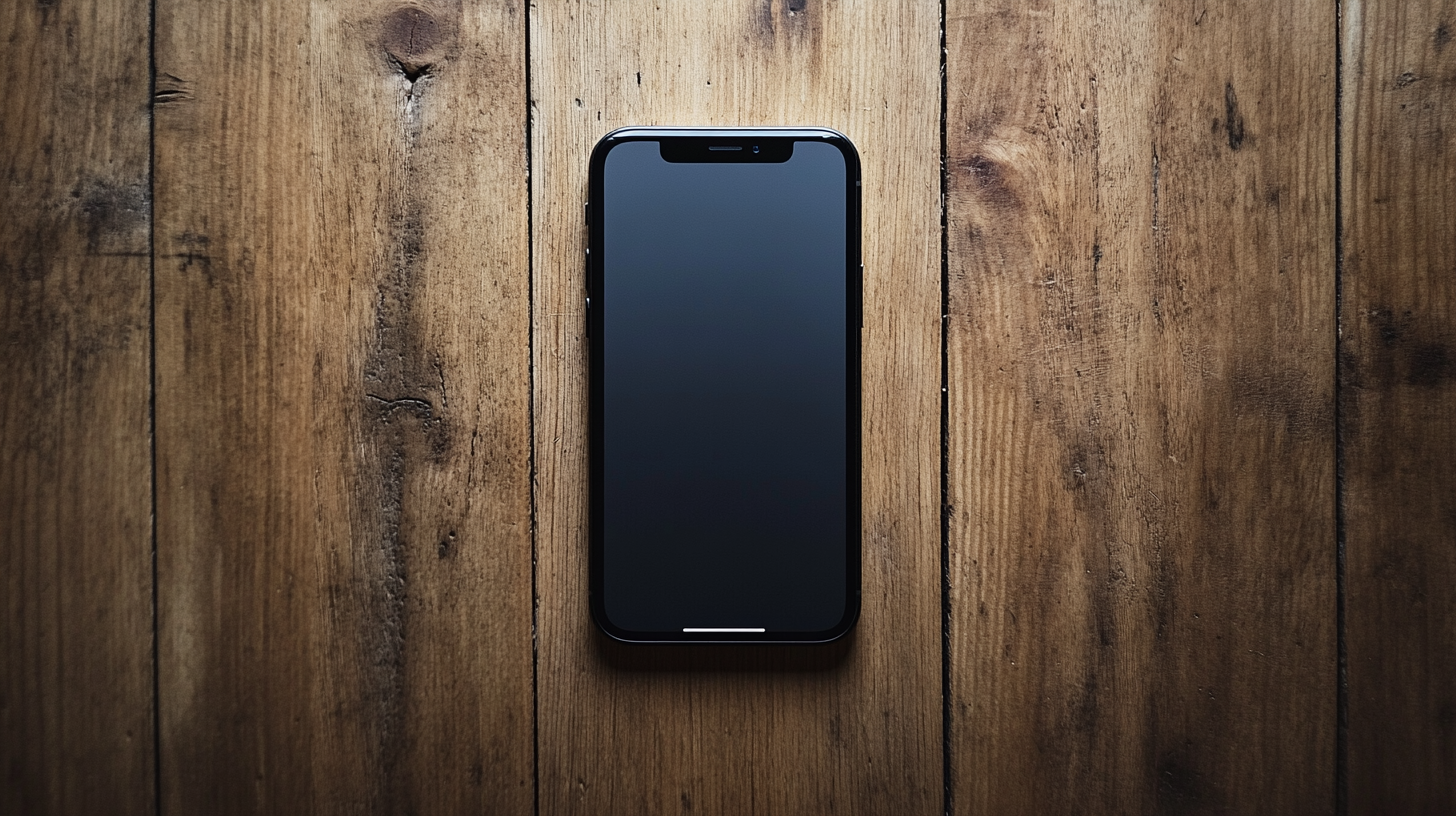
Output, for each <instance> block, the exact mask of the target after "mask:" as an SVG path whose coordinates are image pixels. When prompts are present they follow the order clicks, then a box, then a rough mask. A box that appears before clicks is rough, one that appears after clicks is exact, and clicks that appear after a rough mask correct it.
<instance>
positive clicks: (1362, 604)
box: [1340, 0, 1456, 814]
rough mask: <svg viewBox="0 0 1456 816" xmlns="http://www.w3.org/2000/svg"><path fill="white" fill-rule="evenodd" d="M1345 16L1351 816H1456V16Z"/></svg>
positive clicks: (1441, 5)
mask: <svg viewBox="0 0 1456 816" xmlns="http://www.w3.org/2000/svg"><path fill="white" fill-rule="evenodd" d="M1395 5H1396V4H1391V7H1390V8H1372V7H1362V5H1361V4H1359V3H1346V4H1345V6H1344V18H1343V24H1342V37H1343V43H1344V48H1343V56H1344V60H1343V71H1342V75H1341V76H1342V80H1343V82H1342V84H1343V91H1344V94H1343V104H1342V106H1341V113H1342V117H1341V148H1342V162H1341V167H1340V190H1341V194H1342V202H1341V203H1342V216H1343V217H1342V219H1341V225H1340V226H1341V233H1342V244H1343V250H1344V251H1343V258H1342V264H1341V275H1340V278H1341V302H1340V328H1341V332H1342V337H1341V342H1340V374H1341V375H1340V389H1341V390H1340V397H1341V400H1340V408H1341V418H1342V427H1341V431H1342V442H1343V451H1344V484H1345V490H1344V493H1343V495H1344V502H1345V506H1344V537H1343V538H1344V541H1343V543H1344V549H1345V559H1346V564H1347V581H1346V584H1347V587H1348V591H1347V596H1346V606H1345V610H1346V613H1345V618H1346V621H1347V622H1348V629H1347V638H1348V644H1349V657H1348V674H1349V684H1350V702H1349V760H1348V762H1349V780H1350V812H1351V813H1352V814H1357V813H1358V814H1365V813H1370V814H1375V813H1432V814H1434V813H1450V812H1452V811H1453V810H1456V592H1453V591H1452V588H1453V587H1456V43H1453V42H1452V40H1453V39H1456V3H1452V2H1449V0H1447V2H1438V1H1437V0H1427V1H1426V2H1412V3H1404V4H1399V8H1396V7H1395Z"/></svg>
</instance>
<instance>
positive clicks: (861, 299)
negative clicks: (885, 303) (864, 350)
mask: <svg viewBox="0 0 1456 816" xmlns="http://www.w3.org/2000/svg"><path fill="white" fill-rule="evenodd" d="M859 327H860V328H861V329H863V328H864V264H860V265H859Z"/></svg>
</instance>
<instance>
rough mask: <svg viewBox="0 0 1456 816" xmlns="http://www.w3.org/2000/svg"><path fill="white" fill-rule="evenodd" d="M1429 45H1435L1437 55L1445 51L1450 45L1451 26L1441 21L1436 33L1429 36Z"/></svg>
mask: <svg viewBox="0 0 1456 816" xmlns="http://www.w3.org/2000/svg"><path fill="white" fill-rule="evenodd" d="M1431 43H1432V44H1433V45H1435V47H1436V53H1437V54H1439V53H1441V52H1442V51H1445V50H1446V46H1447V45H1449V44H1450V43H1451V24H1450V23H1447V22H1446V21H1444V20H1443V21H1441V23H1440V24H1439V25H1437V26H1436V33H1435V34H1433V35H1431Z"/></svg>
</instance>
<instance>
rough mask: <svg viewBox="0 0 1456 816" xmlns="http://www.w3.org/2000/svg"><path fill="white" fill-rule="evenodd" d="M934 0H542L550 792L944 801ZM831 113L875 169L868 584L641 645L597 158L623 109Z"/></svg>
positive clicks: (739, 121)
mask: <svg viewBox="0 0 1456 816" xmlns="http://www.w3.org/2000/svg"><path fill="white" fill-rule="evenodd" d="M938 20H939V8H938V5H937V4H936V3H934V2H901V3H882V2H841V3H829V2H822V1H821V0H788V1H787V2H783V1H781V0H773V2H729V3H723V2H718V3H654V2H647V1H646V0H644V1H643V2H630V3H621V2H613V3H607V2H594V3H541V4H538V5H536V6H535V7H534V8H533V10H532V26H531V52H532V54H531V66H532V79H531V85H532V99H533V106H532V116H533V118H532V122H533V137H532V168H533V173H532V177H533V179H534V180H535V183H534V186H533V207H532V213H533V220H534V224H535V228H534V236H535V270H534V281H535V289H534V291H535V309H534V337H535V365H536V379H535V382H536V386H535V387H536V391H535V394H536V411H537V422H536V465H537V482H536V491H537V494H536V495H537V523H538V536H539V537H538V558H539V560H538V572H537V582H538V589H539V603H538V607H537V608H538V615H539V627H540V628H539V632H540V641H539V666H538V677H539V686H538V691H539V735H540V752H541V753H540V776H539V781H540V811H541V812H542V813H543V814H544V813H550V814H566V813H580V814H594V815H596V816H600V815H602V814H613V813H631V814H642V813H654V814H659V813H737V814H748V813H773V814H792V813H896V814H915V813H932V812H939V810H940V808H941V804H942V785H941V748H942V743H941V696H940V691H941V676H940V611H941V610H940V576H939V560H940V552H939V550H940V548H939V539H940V529H939V528H940V523H939V517H938V507H939V490H940V474H939V468H940V455H939V441H940V440H939V419H940V418H939V413H940V399H939V385H940V326H939V323H940V279H939V278H940V276H939V272H940V269H939V267H940V230H939V207H938V193H939V191H938V180H937V166H938V164H937V160H938V152H939V144H938V142H939V138H938V132H939V92H940V88H939V77H938V67H939V59H938V54H937V44H938V38H939V31H938ZM791 124H793V125H806V124H807V125H827V126H830V127H834V128H837V129H839V130H841V131H843V132H844V133H846V134H847V135H848V136H849V137H850V138H851V139H852V140H853V141H854V142H855V144H856V145H857V146H858V148H859V150H860V154H861V156H862V159H863V169H864V202H865V203H864V261H865V276H866V287H865V289H866V295H865V329H864V341H863V342H864V347H863V350H864V395H865V396H864V431H865V454H864V463H865V464H864V466H865V474H864V496H865V504H864V530H865V534H864V545H863V546H864V550H863V552H864V583H863V587H864V605H863V612H862V614H861V617H860V622H859V625H858V628H857V630H856V632H855V633H854V634H853V635H852V639H851V640H850V641H848V642H847V643H845V644H843V645H841V646H839V647H837V648H829V649H822V650H808V651H806V650H802V649H799V650H795V649H788V650H775V649H719V650H704V649H686V650H678V649H668V650H664V649H661V648H657V649H652V648H650V647H649V648H646V649H632V648H630V647H621V646H617V645H614V644H611V643H608V642H605V641H604V639H603V638H602V636H600V635H599V634H598V633H597V632H596V630H595V627H594V626H593V625H592V623H591V622H590V619H589V614H588V610H587V539H586V500H587V477H586V467H585V466H586V458H585V457H586V424H587V423H586V390H585V389H586V345H585V342H584V338H583V315H582V299H583V297H584V294H585V292H584V288H583V287H584V281H583V275H582V270H583V250H584V247H585V243H584V241H585V233H584V227H583V218H582V204H583V202H584V201H585V200H586V174H587V158H588V155H589V153H590V150H591V148H592V146H593V145H594V144H595V143H596V141H597V140H598V139H599V138H600V137H601V136H602V135H604V134H605V133H607V132H608V131H610V130H612V129H614V128H617V127H621V126H624V125H791Z"/></svg>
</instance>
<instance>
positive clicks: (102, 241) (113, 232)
mask: <svg viewBox="0 0 1456 816" xmlns="http://www.w3.org/2000/svg"><path fill="white" fill-rule="evenodd" d="M71 197H72V198H75V199H78V200H79V203H80V213H81V216H82V222H83V224H84V229H85V232H86V251H87V252H88V253H90V254H92V255H102V254H112V255H114V254H122V253H128V252H130V253H136V254H146V252H147V249H148V248H147V228H148V225H149V224H151V214H152V193H151V187H150V185H149V184H148V183H147V181H146V180H145V179H138V180H136V181H131V182H122V183H118V182H115V181H112V180H110V179H88V180H87V181H84V182H82V183H81V184H79V185H77V187H76V188H75V189H73V190H72V191H71Z"/></svg>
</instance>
